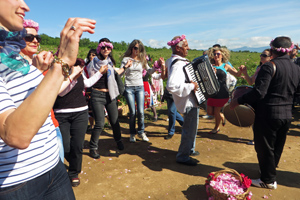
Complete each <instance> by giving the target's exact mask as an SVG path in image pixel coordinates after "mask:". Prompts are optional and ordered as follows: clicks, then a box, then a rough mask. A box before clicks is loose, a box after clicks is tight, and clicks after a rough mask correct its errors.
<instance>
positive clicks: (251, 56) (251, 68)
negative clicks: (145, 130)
mask: <svg viewBox="0 0 300 200" xmlns="http://www.w3.org/2000/svg"><path fill="white" fill-rule="evenodd" d="M41 50H46V51H53V52H56V50H57V47H56V46H50V45H42V46H41ZM88 51H89V48H87V47H80V48H79V53H78V57H79V58H82V59H84V58H86V56H87V53H88ZM123 53H124V52H123V51H117V50H114V51H113V56H114V58H115V60H116V62H117V64H116V66H117V67H119V66H120V63H121V60H122V55H123ZM147 54H150V56H151V58H152V64H153V62H154V61H155V60H158V59H159V58H160V57H164V58H165V60H166V59H168V58H169V57H170V56H171V54H172V52H171V50H170V49H166V48H163V49H154V50H152V51H148V52H147ZM202 54H203V51H201V50H189V53H188V56H187V58H188V59H189V60H193V59H194V58H196V57H199V56H201V55H202ZM259 55H260V53H254V52H231V55H230V62H231V64H232V65H233V66H234V67H235V68H236V69H237V68H238V67H239V66H240V65H246V66H247V69H248V73H249V75H252V74H254V72H255V69H256V67H257V65H258V64H259V61H260V57H259ZM239 85H247V82H246V81H245V80H243V79H241V78H239V79H238V83H237V86H239Z"/></svg>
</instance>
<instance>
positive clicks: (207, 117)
mask: <svg viewBox="0 0 300 200" xmlns="http://www.w3.org/2000/svg"><path fill="white" fill-rule="evenodd" d="M202 118H203V119H212V118H214V116H211V115H203V116H202Z"/></svg>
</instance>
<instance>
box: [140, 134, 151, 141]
mask: <svg viewBox="0 0 300 200" xmlns="http://www.w3.org/2000/svg"><path fill="white" fill-rule="evenodd" d="M138 136H139V138H141V139H142V140H143V141H144V142H148V141H149V138H148V137H147V136H146V133H145V132H144V133H142V134H140V135H138Z"/></svg>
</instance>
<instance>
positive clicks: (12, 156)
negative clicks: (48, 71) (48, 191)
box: [0, 63, 59, 188]
mask: <svg viewBox="0 0 300 200" xmlns="http://www.w3.org/2000/svg"><path fill="white" fill-rule="evenodd" d="M42 79H43V75H42V74H41V73H40V72H39V70H37V69H36V68H35V67H33V66H31V67H30V71H29V72H28V74H27V75H22V74H21V73H20V72H17V71H13V70H11V69H9V68H8V67H6V66H5V65H3V64H2V63H0V114H1V113H3V112H5V111H7V110H9V109H14V108H17V107H18V106H20V104H21V103H22V102H23V101H24V100H25V99H26V98H27V97H28V96H29V95H30V94H31V93H32V92H33V91H34V90H35V89H36V87H37V86H38V84H39V83H40V82H41V80H42ZM58 161H59V156H58V145H57V138H56V131H55V127H54V125H53V122H52V120H51V116H50V113H49V116H48V118H47V119H46V121H45V123H44V124H43V126H42V127H41V128H40V129H39V131H38V132H37V134H36V135H35V136H34V137H33V139H32V141H31V143H30V145H29V147H28V148H26V149H24V150H20V149H16V148H12V147H10V146H8V145H6V144H5V143H4V141H3V140H2V139H0V187H1V188H4V187H8V186H13V185H16V184H19V183H23V182H26V181H29V180H31V179H34V178H36V177H38V176H40V175H42V174H44V173H46V172H48V171H49V170H51V169H52V168H53V167H54V166H55V165H56V164H57V163H58Z"/></svg>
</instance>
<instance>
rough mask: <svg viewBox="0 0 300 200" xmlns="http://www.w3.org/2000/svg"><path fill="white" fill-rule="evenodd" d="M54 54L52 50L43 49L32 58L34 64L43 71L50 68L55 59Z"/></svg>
mask: <svg viewBox="0 0 300 200" xmlns="http://www.w3.org/2000/svg"><path fill="white" fill-rule="evenodd" d="M53 58H54V57H53V55H52V53H51V52H50V51H42V52H40V53H39V54H37V55H36V56H34V57H33V59H32V65H33V66H35V67H36V68H37V69H38V70H40V71H41V72H42V73H43V72H44V71H46V70H47V69H49V66H50V65H51V63H52V61H53Z"/></svg>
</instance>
